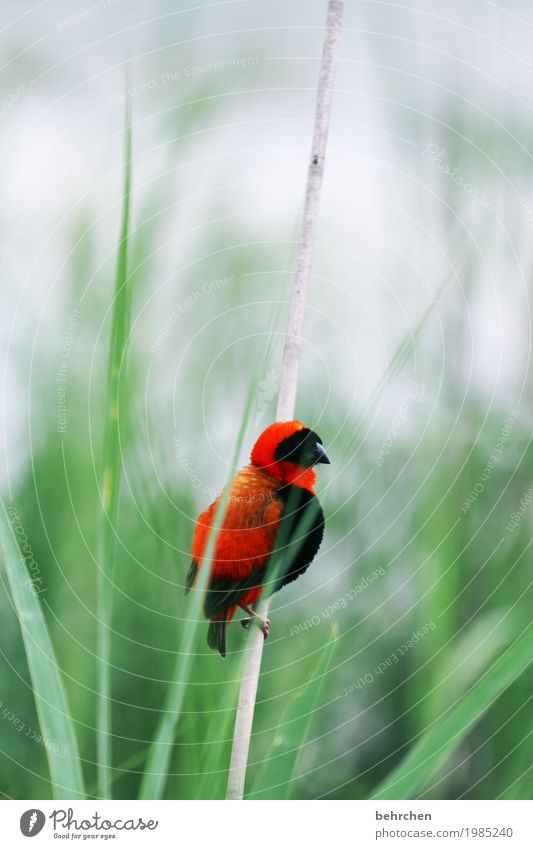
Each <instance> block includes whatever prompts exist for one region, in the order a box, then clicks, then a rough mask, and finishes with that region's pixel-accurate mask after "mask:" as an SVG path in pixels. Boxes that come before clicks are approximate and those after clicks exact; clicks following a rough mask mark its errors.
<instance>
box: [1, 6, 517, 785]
mask: <svg viewBox="0 0 533 849" xmlns="http://www.w3.org/2000/svg"><path fill="white" fill-rule="evenodd" d="M177 5H178V8H176V4H172V3H170V2H168V3H166V2H156V0H152V1H151V2H145V3H137V2H128V1H127V0H116V2H111V0H107V2H104V0H98V2H97V3H95V4H93V5H91V4H86V5H84V4H83V2H82V3H79V2H78V0H76V3H75V4H73V3H70V2H69V3H66V2H57V0H56V2H53V0H51V2H45V3H42V4H40V5H39V6H37V7H35V9H32V7H31V6H30V4H26V3H22V4H21V3H20V2H15V0H9V1H8V2H7V1H6V2H4V3H3V7H2V25H3V29H2V33H1V35H0V39H1V42H2V48H3V49H2V55H3V57H4V60H5V64H4V66H3V68H2V70H1V76H0V81H1V97H0V100H1V101H2V108H1V123H0V140H1V145H2V156H1V159H0V169H1V172H2V180H1V185H2V194H3V203H2V204H1V207H0V265H1V278H2V303H3V308H2V310H1V313H0V332H1V337H0V338H1V367H2V374H3V378H2V380H3V386H2V388H3V417H2V427H3V434H2V435H3V451H2V454H3V460H2V494H3V497H4V498H5V500H6V502H7V503H8V504H9V505H12V506H13V507H14V508H15V509H16V510H17V512H18V515H19V517H20V521H21V525H22V527H23V529H24V534H25V538H26V539H27V541H28V544H29V545H30V546H31V550H32V553H33V557H34V560H35V562H36V564H37V566H38V569H39V574H40V576H41V577H42V584H39V591H40V600H41V603H42V605H43V609H44V611H45V616H46V620H47V623H48V625H49V628H50V631H51V635H52V640H53V643H54V646H55V649H56V653H57V656H58V660H59V663H60V666H61V669H62V671H63V676H64V681H65V686H66V689H67V693H68V697H69V702H70V706H71V709H72V714H73V717H74V722H75V728H76V732H77V735H78V739H79V744H80V749H81V755H82V758H83V768H84V774H85V777H86V781H87V786H88V791H89V792H90V793H92V794H95V792H96V790H95V760H96V757H95V740H94V737H95V735H94V727H95V682H96V664H97V657H96V649H95V633H96V614H95V604H96V595H95V593H96V575H97V569H98V558H97V524H98V508H99V493H98V481H99V476H100V466H101V455H102V435H103V423H104V404H105V401H104V399H105V386H106V363H107V349H108V344H109V333H110V316H111V308H112V302H113V285H114V284H113V280H114V273H115V262H116V245H117V239H118V231H119V220H120V206H121V175H122V167H123V153H122V147H123V113H124V101H125V100H126V99H127V100H129V101H130V102H131V107H132V113H133V119H132V125H133V196H132V228H131V253H130V263H129V269H130V272H131V278H130V279H131V286H132V293H133V306H132V309H133V314H132V325H131V335H130V339H129V361H128V371H127V374H126V377H125V385H124V387H123V390H124V395H125V398H127V404H126V405H125V406H126V413H125V414H124V415H123V417H122V418H121V431H120V432H121V451H122V458H123V469H124V480H123V487H122V492H121V501H120V516H119V523H118V527H117V545H116V568H115V575H114V610H113V631H112V664H113V668H112V688H113V699H114V703H113V731H114V742H113V758H114V766H115V772H114V794H115V795H116V796H117V797H119V798H120V797H121V798H134V797H135V796H136V795H137V793H138V789H139V781H140V775H141V773H142V769H143V766H144V763H145V758H146V754H147V747H148V745H149V743H150V741H151V739H152V736H153V733H154V730H155V727H156V722H157V719H158V716H159V712H160V710H161V707H162V704H163V701H164V698H165V693H166V691H167V687H168V682H169V681H170V680H171V677H172V670H173V667H174V662H175V652H176V647H177V644H178V640H179V636H180V633H181V630H182V629H183V628H184V627H186V609H185V598H184V596H183V584H184V579H185V575H186V572H187V569H188V565H189V556H188V550H189V545H190V540H191V535H192V529H193V524H194V519H195V517H196V515H197V514H198V512H199V511H200V510H201V509H203V507H205V506H206V504H207V503H209V501H210V500H212V498H213V497H214V495H215V494H216V492H218V490H219V489H220V487H221V486H222V484H223V482H224V480H225V479H226V476H227V474H228V472H229V463H230V459H231V455H232V451H233V448H234V445H235V440H236V437H237V432H238V429H239V424H240V421H241V417H242V410H243V406H244V403H245V398H246V394H247V391H248V387H249V384H250V380H251V378H252V375H253V370H254V368H255V367H256V365H257V363H258V362H260V360H261V356H262V354H263V351H264V349H265V344H266V341H267V340H268V338H269V335H270V334H271V332H272V330H271V323H272V315H274V316H275V327H274V334H275V337H274V344H273V353H272V357H271V359H270V360H269V362H268V364H267V366H266V367H265V370H264V374H262V376H261V382H260V384H259V387H258V392H257V397H256V399H255V401H254V407H253V412H252V416H251V422H250V425H249V428H248V430H247V433H246V436H245V439H244V449H243V451H242V456H241V461H242V462H246V460H247V454H248V451H249V449H250V448H251V445H252V444H253V441H254V440H255V438H256V436H257V434H258V433H259V432H260V431H261V429H262V428H263V427H265V426H266V425H267V424H268V423H269V422H270V421H271V420H272V417H273V415H274V412H275V401H276V391H277V387H278V383H279V367H280V361H281V352H282V344H283V333H284V329H285V322H286V314H287V310H286V306H287V298H288V293H289V287H290V274H291V268H292V265H293V260H294V254H295V240H296V239H297V235H298V222H299V217H300V214H301V208H302V199H303V191H304V186H305V175H306V168H307V152H308V148H309V144H310V139H311V132H312V120H313V110H314V98H315V88H316V82H317V75H318V68H319V58H320V50H321V43H322V35H323V23H324V13H325V4H324V3H323V2H315V0H313V2H309V3H306V4H287V3H282V2H277V0H274V2H272V3H268V4H265V3H261V2H260V0H241V2H238V1H237V2H227V3H217V4H212V3H205V4H198V5H197V6H196V7H195V8H193V9H189V7H188V6H187V5H186V4H182V3H179V4H177ZM347 5H348V8H347V9H346V16H345V26H344V32H343V38H342V46H341V55H340V61H339V67H338V73H337V83H336V95H335V102H334V108H333V114H332V125H331V132H330V142H329V149H328V159H327V167H326V175H325V185H324V194H323V202H322V211H321V218H320V226H319V232H318V246H317V250H316V255H315V261H314V267H313V278H312V283H311V290H310V295H309V302H308V309H307V315H306V327H305V334H306V340H305V345H304V355H303V362H302V372H301V380H300V386H299V392H298V400H297V415H298V418H300V419H301V420H302V421H304V422H306V423H307V424H309V425H312V426H313V427H314V428H315V430H317V432H318V433H319V434H320V435H321V437H322V439H323V441H324V444H325V445H326V447H327V450H328V453H329V454H330V456H331V459H332V465H331V466H330V467H327V468H326V469H322V468H321V469H320V474H319V481H318V485H317V491H318V493H319V496H320V499H321V501H322V503H323V506H324V509H325V513H326V517H327V531H326V537H325V540H324V543H323V545H322V548H321V551H320V555H319V557H318V558H317V560H316V562H315V564H314V565H313V568H312V569H310V570H309V572H308V573H307V574H306V576H305V578H304V579H302V580H299V581H298V582H296V583H294V584H291V585H290V586H289V587H287V588H286V589H285V591H284V592H283V593H280V594H278V595H277V596H276V597H275V599H274V602H273V607H272V617H271V618H272V630H271V637H270V639H269V640H268V642H267V644H266V646H265V651H264V660H263V675H262V679H261V682H260V690H259V701H258V704H257V709H256V716H255V725H254V736H253V740H252V748H251V765H250V770H249V788H251V787H252V783H253V778H254V775H255V774H256V773H257V772H258V769H259V766H260V764H261V762H262V761H263V759H264V758H265V757H267V755H268V752H269V748H270V745H271V743H272V739H273V737H274V736H275V733H276V729H277V727H278V724H279V723H280V720H281V718H282V715H283V712H284V709H285V707H286V704H287V701H288V698H289V696H290V695H291V694H292V693H294V692H295V691H297V689H298V688H299V687H300V685H301V684H303V682H305V680H306V679H307V678H308V676H309V675H310V673H311V672H312V670H313V668H314V667H315V665H316V663H317V658H318V657H319V656H320V652H321V650H322V648H323V646H324V645H326V644H327V643H328V641H329V640H330V633H331V630H330V629H331V625H332V623H333V621H335V622H336V623H337V626H338V629H339V639H338V642H337V647H336V650H335V654H334V657H333V660H332V663H331V666H330V670H329V672H328V674H327V676H326V680H325V682H324V688H323V691H322V694H321V697H320V705H319V707H318V709H317V710H316V711H315V713H314V715H313V717H312V724H311V727H310V733H309V737H308V742H307V744H306V745H305V747H304V749H303V751H302V757H301V761H300V763H299V767H298V778H297V780H296V781H295V782H293V786H292V787H291V794H292V796H293V797H294V798H316V797H326V798H355V799H358V798H365V797H367V796H368V795H369V794H371V793H372V791H373V789H374V788H376V787H377V785H378V784H379V783H380V782H381V781H382V780H383V779H384V778H385V776H386V775H388V774H389V773H390V771H391V769H393V768H394V766H396V765H397V764H398V763H399V762H400V761H401V759H402V758H403V757H404V756H405V754H406V753H407V752H408V751H409V750H410V748H411V747H412V745H413V744H414V742H415V741H416V740H417V738H418V737H419V735H421V734H422V733H423V732H424V731H425V730H426V729H427V728H428V727H430V726H431V724H432V723H434V722H435V721H437V722H438V721H439V719H440V717H441V716H442V715H443V712H444V711H446V709H447V708H448V707H449V706H450V705H451V704H453V702H454V701H455V700H456V699H458V698H459V697H460V696H461V695H462V694H463V693H464V692H466V691H467V690H468V688H469V687H470V686H472V684H473V683H474V682H475V681H477V680H478V679H479V677H480V676H481V675H482V674H483V672H484V671H485V670H486V669H487V668H488V667H489V666H490V664H491V663H492V662H493V661H494V660H495V659H496V658H497V657H499V656H500V655H501V653H502V652H503V651H504V650H505V649H506V648H507V647H508V646H509V645H510V644H511V643H512V641H513V640H514V639H516V637H517V636H518V635H519V634H520V633H521V632H522V631H523V629H524V627H525V626H526V624H527V622H528V620H529V618H530V613H531V595H530V594H529V595H528V590H529V586H530V580H531V554H530V549H529V545H530V542H531V528H532V522H531V514H532V507H531V505H530V504H529V501H530V500H531V495H529V500H528V495H527V493H528V490H529V488H530V486H531V469H532V459H533V451H532V446H531V386H530V375H531V372H530V362H529V357H530V328H531V315H530V304H529V297H530V292H531V270H532V267H533V265H532V252H531V245H532V239H531V227H532V226H533V223H532V222H533V192H532V191H531V189H532V177H531V174H532V170H531V131H530V125H531V120H530V118H531V116H530V112H531V108H532V104H531V91H530V86H529V85H528V73H529V52H530V51H529V46H528V39H529V38H530V31H531V27H532V25H533V14H532V11H531V8H530V7H529V6H528V4H526V3H525V2H518V0H515V2H513V3H511V4H509V8H508V9H506V10H503V9H498V8H496V7H495V6H493V5H488V4H486V3H485V2H482V0H475V2H472V3H470V4H460V3H458V2H457V3H452V4H449V5H448V6H447V7H446V10H445V16H444V10H443V9H442V8H441V7H440V6H439V7H437V6H436V5H435V4H430V6H429V7H428V8H424V9H422V8H421V9H420V10H418V11H416V10H415V9H413V8H411V7H410V5H409V4H403V3H399V4H395V5H394V6H390V5H389V4H387V3H380V2H373V3H367V2H361V3H359V2H357V3H353V4H352V3H350V4H347ZM126 59H128V60H129V74H126V73H125V63H126ZM399 347H400V350H401V353H402V356H401V357H400V360H399V361H398V360H394V357H395V353H396V352H397V351H398V348H399ZM391 364H392V365H391ZM395 364H396V365H398V366H401V367H396V365H395ZM513 514H514V518H513ZM1 575H2V586H1V587H0V613H1V621H2V637H1V641H0V648H1V654H0V699H1V702H2V705H1V706H0V751H1V752H2V758H1V759H0V791H1V792H2V794H3V795H4V796H5V797H14V798H43V797H45V798H46V797H47V796H49V795H50V787H49V783H48V771H47V764H46V751H45V747H44V746H43V745H40V744H39V743H38V742H35V740H33V739H32V734H31V733H29V729H32V730H35V731H37V730H38V720H37V717H36V713H35V706H34V701H33V697H32V691H31V684H30V681H29V674H28V668H27V665H26V660H25V654H24V648H23V644H22V640H21V635H20V628H19V625H18V622H17V618H16V615H15V613H14V611H13V606H12V604H11V601H10V596H9V592H8V591H7V587H6V583H5V580H4V573H3V572H2V573H1ZM206 629H207V626H206V625H203V624H202V625H201V627H200V629H199V636H198V640H197V644H196V654H195V660H194V664H193V679H192V684H191V685H190V686H189V687H188V689H187V697H186V703H185V708H184V713H183V715H182V717H181V718H180V722H179V724H178V728H177V736H176V741H175V746H174V750H173V757H172V761H171V765H170V774H169V778H168V781H167V784H166V796H167V797H169V798H194V797H199V796H208V797H218V796H223V795H224V787H225V780H226V770H227V766H228V758H229V745H230V744H229V734H230V733H231V725H232V716H233V710H234V704H235V703H234V699H235V687H234V686H232V682H234V681H235V678H236V676H237V674H238V662H239V658H240V655H241V652H242V650H243V648H244V645H245V639H246V635H245V632H244V631H243V630H242V629H241V628H239V627H238V625H237V624H235V625H234V626H232V627H231V629H230V635H229V648H230V653H229V655H228V658H227V659H226V660H225V661H223V660H222V659H221V658H220V657H218V656H215V655H214V654H213V653H211V652H210V651H209V649H208V648H207V646H206V643H205V633H206ZM413 634H415V635H417V636H415V637H413ZM409 641H410V642H409ZM530 698H531V677H530V676H529V677H528V675H527V673H524V674H523V675H521V676H520V677H519V678H517V680H516V681H515V682H514V683H513V684H512V685H511V686H510V687H509V688H508V689H507V690H506V691H505V692H504V693H503V694H502V695H501V696H500V697H499V698H498V699H497V700H496V701H495V702H494V703H493V704H492V705H491V707H490V709H489V710H488V711H486V712H485V713H484V714H483V716H481V717H480V719H479V721H478V722H477V723H476V724H475V726H474V727H473V729H472V730H471V732H470V733H469V734H468V735H467V736H466V737H465V738H464V740H462V742H461V744H460V745H459V746H458V747H456V749H455V750H454V752H453V753H452V755H451V756H450V757H449V758H448V759H447V761H446V763H445V764H444V765H443V766H442V767H441V768H440V769H439V770H438V771H437V772H435V774H434V775H433V776H432V777H431V780H429V781H427V782H426V786H425V789H424V791H423V792H424V794H425V795H426V796H427V797H429V798H459V797H461V798H463V797H464V798H482V799H484V798H497V797H498V798H499V797H502V798H526V797H528V795H530V794H531V786H532V785H531V772H530V769H531V763H532V760H533V744H532V743H531V737H530V736H529V732H530V721H531V705H530ZM11 714H13V717H14V718H12V717H11ZM250 792H252V790H251V789H250Z"/></svg>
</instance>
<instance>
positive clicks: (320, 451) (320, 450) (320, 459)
mask: <svg viewBox="0 0 533 849" xmlns="http://www.w3.org/2000/svg"><path fill="white" fill-rule="evenodd" d="M315 457H316V460H315V461H314V463H313V466H314V465H316V463H331V460H330V459H329V457H328V455H327V454H326V451H325V449H324V446H323V445H322V444H321V443H320V442H317V444H316V445H315Z"/></svg>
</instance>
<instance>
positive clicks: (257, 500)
mask: <svg viewBox="0 0 533 849" xmlns="http://www.w3.org/2000/svg"><path fill="white" fill-rule="evenodd" d="M329 462H330V461H329V458H328V455H327V454H326V452H325V450H324V446H323V445H322V440H321V439H320V437H319V436H317V434H316V433H315V432H314V431H312V430H310V428H308V427H306V426H305V425H303V424H302V423H301V422H298V421H290V422H275V423H274V424H271V425H270V426H269V427H267V428H266V430H264V431H263V433H262V434H261V436H260V437H259V439H258V440H257V442H256V443H255V445H254V447H253V449H252V453H251V456H250V464H249V465H247V466H244V467H243V468H242V469H240V470H239V471H238V472H237V474H236V475H235V477H234V478H233V480H232V482H231V484H230V492H229V497H228V502H227V505H226V511H225V515H224V520H223V522H222V525H221V528H220V530H219V532H218V535H217V539H216V544H215V550H214V553H213V558H212V562H211V575H210V579H209V583H208V586H207V590H206V594H205V601H204V613H205V616H206V617H207V618H208V619H210V620H211V621H210V624H209V629H208V632H207V643H208V645H209V646H210V648H212V649H217V650H218V651H219V652H220V654H221V655H222V657H225V656H226V628H227V626H228V624H229V623H230V622H231V620H232V619H233V616H234V615H235V611H236V610H237V608H238V607H240V608H241V609H242V610H244V611H245V613H247V614H248V617H249V618H246V619H243V620H241V621H242V624H243V625H245V626H248V625H249V624H250V622H251V620H252V618H255V619H257V620H258V622H259V625H260V627H261V630H262V631H263V634H264V635H265V638H266V637H267V636H268V633H269V629H270V622H269V620H268V619H263V618H262V617H260V616H259V614H257V613H256V612H255V611H254V610H253V607H252V605H254V604H255V603H256V602H257V601H258V599H259V597H260V596H261V592H262V590H263V587H264V585H265V581H268V565H269V560H270V558H271V555H272V554H273V551H274V548H275V546H276V544H277V547H276V551H278V552H279V553H280V560H279V561H277V560H276V564H278V562H279V563H280V564H281V565H280V566H279V565H276V569H275V570H274V571H275V576H274V577H273V581H274V585H273V586H272V587H270V588H269V589H271V590H273V591H274V592H277V590H279V589H281V587H283V586H285V584H288V583H289V582H290V581H294V580H295V579H296V578H298V577H299V576H300V575H302V574H303V573H304V572H305V570H306V569H307V567H308V566H309V565H310V563H311V562H312V560H313V558H314V556H315V554H316V553H317V551H318V549H319V547H320V543H321V542H322V536H323V534H324V514H323V512H322V508H321V507H320V504H319V502H318V498H317V497H316V495H315V491H314V485H315V480H316V475H315V472H314V469H313V466H314V465H316V464H317V463H329ZM221 497H222V494H220V495H219V496H218V497H217V498H216V499H215V501H214V502H213V503H212V504H210V505H209V507H208V508H207V509H206V510H204V512H203V513H201V514H200V516H199V517H198V520H197V522H196V527H195V531H194V536H193V541H192V551H191V553H192V558H193V559H192V564H191V567H190V569H189V572H188V574H187V580H186V588H185V592H189V591H190V590H191V588H192V586H193V585H194V583H195V581H196V578H197V576H198V571H199V569H200V568H201V565H202V560H203V558H204V555H205V551H206V548H207V541H208V538H209V535H210V532H211V531H212V529H213V525H214V517H215V512H216V509H217V506H218V504H219V502H220V499H221Z"/></svg>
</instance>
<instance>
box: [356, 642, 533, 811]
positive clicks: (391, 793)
mask: <svg viewBox="0 0 533 849" xmlns="http://www.w3.org/2000/svg"><path fill="white" fill-rule="evenodd" d="M532 661H533V628H529V629H528V630H526V631H525V632H524V633H523V634H522V636H521V637H520V638H519V639H518V640H516V642H514V643H513V644H512V645H511V646H510V647H509V648H508V649H507V651H505V652H504V653H503V654H502V655H501V656H500V657H499V658H498V660H497V661H496V662H495V663H494V664H493V665H492V666H491V667H490V669H488V670H487V672H486V673H485V674H484V675H483V676H482V677H481V678H480V679H479V681H477V682H476V684H474V685H473V686H472V687H471V688H470V690H469V691H468V692H467V693H466V694H465V695H464V696H463V698H462V699H460V701H459V702H457V703H456V704H455V705H454V706H452V707H451V708H450V709H449V710H448V711H446V712H445V713H444V714H443V716H442V717H439V719H438V720H436V721H435V722H434V723H433V725H432V727H431V728H430V729H429V731H427V732H426V733H425V734H424V735H423V736H422V738H421V739H420V740H419V741H418V743H416V744H415V746H414V747H413V749H412V750H411V751H410V752H409V754H408V755H407V756H406V757H405V758H404V760H403V761H402V762H401V763H400V764H399V766H398V767H397V768H396V769H394V770H393V771H392V773H391V774H390V775H389V776H387V778H386V779H385V781H384V782H383V783H382V784H381V785H380V786H379V787H378V789H377V790H376V791H375V793H374V794H373V795H372V797H371V798H372V799H412V798H414V796H415V795H416V794H417V793H418V792H420V791H421V790H422V789H423V787H424V784H425V782H426V781H427V780H428V779H429V778H430V777H431V775H432V774H433V772H434V770H435V769H438V768H439V767H440V766H441V765H442V764H443V762H444V761H445V760H446V758H447V757H448V756H449V755H450V753H451V752H452V751H453V750H454V749H455V747H456V746H458V745H459V743H460V742H461V740H463V738H464V737H465V736H466V734H467V733H468V732H469V731H470V729H471V728H472V727H473V726H474V725H475V723H476V722H477V721H478V720H479V719H480V718H481V717H482V716H483V714H484V713H485V712H486V711H487V710H488V709H489V708H490V706H491V705H492V703H493V702H494V700H495V699H497V698H498V696H499V695H500V694H501V693H503V691H504V690H505V689H506V688H507V687H508V686H509V685H510V684H512V682H513V681H514V680H515V679H516V678H517V677H518V676H519V675H520V674H521V673H522V672H524V670H525V669H526V668H527V667H528V666H529V664H530V663H531V662H532Z"/></svg>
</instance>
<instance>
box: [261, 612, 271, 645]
mask: <svg viewBox="0 0 533 849" xmlns="http://www.w3.org/2000/svg"><path fill="white" fill-rule="evenodd" d="M258 625H259V627H260V628H261V630H262V632H263V636H264V638H265V640H266V638H267V637H268V635H269V634H270V619H262V618H261V617H259V622H258Z"/></svg>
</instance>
